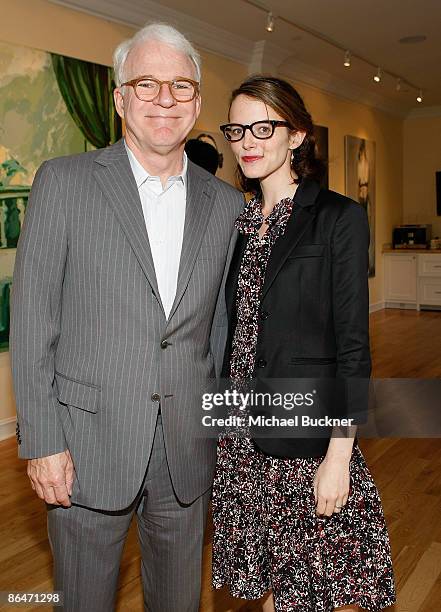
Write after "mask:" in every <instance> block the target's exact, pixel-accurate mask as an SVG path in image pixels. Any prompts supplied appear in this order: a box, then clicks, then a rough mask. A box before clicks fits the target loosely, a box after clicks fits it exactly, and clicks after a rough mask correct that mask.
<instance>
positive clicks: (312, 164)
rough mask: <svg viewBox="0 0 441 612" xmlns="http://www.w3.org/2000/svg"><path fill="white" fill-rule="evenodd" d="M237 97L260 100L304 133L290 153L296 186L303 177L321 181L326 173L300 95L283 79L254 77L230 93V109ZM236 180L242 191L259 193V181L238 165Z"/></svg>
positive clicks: (309, 118)
mask: <svg viewBox="0 0 441 612" xmlns="http://www.w3.org/2000/svg"><path fill="white" fill-rule="evenodd" d="M240 95H243V96H247V97H248V98H254V99H255V100H260V101H261V102H263V103H264V104H266V105H267V106H270V107H271V108H272V109H273V110H275V111H276V113H277V114H279V115H280V116H281V117H282V118H283V119H284V120H285V121H287V122H288V123H289V125H290V129H292V130H297V131H300V132H306V135H305V138H304V140H303V142H302V144H301V145H300V146H299V147H297V148H296V149H294V150H293V156H292V161H291V168H292V169H293V171H294V172H295V173H296V175H297V176H298V177H299V178H298V179H296V180H295V182H296V183H299V182H300V180H301V179H302V178H312V179H314V180H317V181H320V179H321V178H322V176H323V175H324V173H325V170H326V163H325V161H324V160H322V159H320V158H319V157H318V156H317V151H316V144H315V138H314V133H313V129H314V126H313V122H312V118H311V115H310V114H309V113H308V111H307V110H306V107H305V104H304V102H303V100H302V98H301V96H300V95H299V93H298V92H297V91H296V90H295V89H294V87H293V86H292V85H290V84H289V83H288V82H287V81H284V80H283V79H278V78H276V77H271V76H265V75H254V76H251V77H249V78H248V79H246V80H245V81H243V83H242V84H241V85H240V86H239V87H238V88H237V89H235V90H234V91H233V93H232V94H231V99H230V106H229V108H230V109H231V105H232V103H233V102H234V100H235V99H236V98H237V97H238V96H240ZM237 178H238V180H239V184H240V187H241V188H242V189H243V190H244V191H247V192H253V193H257V192H259V191H260V184H259V181H258V180H257V179H248V178H247V177H246V176H245V175H244V173H243V172H242V170H241V168H240V166H237Z"/></svg>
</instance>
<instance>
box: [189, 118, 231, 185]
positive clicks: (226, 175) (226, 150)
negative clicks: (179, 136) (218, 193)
mask: <svg viewBox="0 0 441 612" xmlns="http://www.w3.org/2000/svg"><path fill="white" fill-rule="evenodd" d="M192 139H197V140H202V141H203V142H207V143H208V144H210V145H212V146H213V147H214V148H215V149H216V150H217V152H218V155H219V156H220V157H219V159H220V160H221V165H220V167H218V170H217V171H216V176H217V177H218V178H220V179H222V180H223V181H226V182H227V183H230V185H233V186H236V159H235V157H234V155H233V153H232V152H231V147H230V145H229V144H228V142H227V141H226V140H225V138H224V136H223V134H222V132H221V131H219V132H207V131H205V130H199V129H197V128H195V129H193V130H192V131H191V132H190V134H189V135H188V137H187V141H188V140H192ZM193 161H196V160H193ZM201 165H203V164H201Z"/></svg>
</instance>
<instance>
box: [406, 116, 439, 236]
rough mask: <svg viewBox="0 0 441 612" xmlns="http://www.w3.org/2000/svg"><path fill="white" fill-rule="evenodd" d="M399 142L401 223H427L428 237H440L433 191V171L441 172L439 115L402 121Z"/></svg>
mask: <svg viewBox="0 0 441 612" xmlns="http://www.w3.org/2000/svg"><path fill="white" fill-rule="evenodd" d="M403 142H404V150H403V223H431V224H432V235H433V236H438V237H440V238H441V217H437V216H436V188H435V172H436V171H441V116H440V117H425V118H418V119H417V118H414V119H406V120H405V121H404V128H403Z"/></svg>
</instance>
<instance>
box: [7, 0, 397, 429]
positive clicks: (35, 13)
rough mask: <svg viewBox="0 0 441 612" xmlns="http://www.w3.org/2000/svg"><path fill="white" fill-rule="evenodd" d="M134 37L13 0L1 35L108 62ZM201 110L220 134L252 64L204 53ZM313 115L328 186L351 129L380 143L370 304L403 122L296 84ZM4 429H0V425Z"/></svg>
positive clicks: (337, 174) (386, 237)
mask: <svg viewBox="0 0 441 612" xmlns="http://www.w3.org/2000/svg"><path fill="white" fill-rule="evenodd" d="M130 34H131V30H130V28H128V27H125V26H122V25H118V24H114V23H112V22H108V21H105V20H102V19H98V18H95V17H92V16H89V15H85V14H82V13H77V12H74V11H71V10H69V9H67V8H63V7H60V6H56V5H53V4H50V3H49V2H47V1H46V0H14V2H13V3H10V4H9V7H8V11H4V13H3V14H2V19H1V21H0V40H3V41H8V42H11V43H15V44H22V45H26V46H30V47H34V48H37V49H43V50H49V51H53V52H56V53H61V54H65V55H70V56H73V57H78V58H80V59H85V60H89V61H95V62H99V63H103V64H110V63H111V57H112V50H113V48H114V47H115V46H116V45H117V44H118V43H119V42H120V41H121V40H122V39H124V38H126V37H128V36H129V35H130ZM202 57H203V63H204V68H203V88H202V95H203V109H202V112H201V116H200V118H199V121H198V124H197V127H198V128H199V129H201V130H204V131H205V130H206V131H211V132H213V131H216V130H217V128H218V126H219V124H220V123H222V122H223V121H224V120H225V118H226V109H227V103H228V97H229V94H230V92H231V90H232V89H233V87H234V86H235V85H237V84H238V83H239V82H240V81H241V79H242V78H243V77H244V76H245V75H246V72H247V71H246V67H245V66H243V65H241V64H238V63H235V62H233V61H230V60H227V59H224V58H221V57H218V56H215V55H213V54H210V53H202ZM298 89H299V91H300V93H301V94H302V95H303V96H304V98H305V101H306V104H307V106H308V107H309V109H310V111H311V113H312V115H313V118H314V120H315V121H316V122H317V123H319V124H321V125H325V126H327V127H328V128H329V153H330V162H331V163H330V172H329V178H330V187H331V189H335V190H337V191H340V192H344V136H345V135H346V134H350V135H353V136H360V137H363V138H368V139H371V140H375V141H376V143H377V199H376V202H377V225H376V244H377V260H376V262H377V276H376V278H374V279H371V281H370V290H371V303H377V302H379V301H381V300H382V282H383V281H382V278H383V274H382V261H381V255H380V249H381V245H382V243H383V242H389V241H390V236H391V228H392V225H394V224H395V223H400V222H401V214H402V159H403V152H402V121H401V120H399V119H396V118H392V117H390V116H388V115H385V114H384V113H382V112H380V111H375V110H373V109H370V108H368V107H366V106H363V105H361V104H355V103H352V102H348V101H345V100H341V99H339V98H337V97H335V96H332V95H328V94H325V93H323V92H321V91H319V90H315V89H313V88H311V87H306V86H304V85H300V84H299V85H298ZM0 390H1V391H0V425H1V423H2V421H3V420H4V419H8V418H11V417H13V416H14V414H15V408H14V402H13V394H12V385H11V377H10V369H9V355H8V354H7V353H4V354H0ZM0 432H1V428H0Z"/></svg>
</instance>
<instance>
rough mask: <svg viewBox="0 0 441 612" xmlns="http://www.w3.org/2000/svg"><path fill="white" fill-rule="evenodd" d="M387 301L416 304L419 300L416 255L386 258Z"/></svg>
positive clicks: (389, 256) (385, 288) (385, 291)
mask: <svg viewBox="0 0 441 612" xmlns="http://www.w3.org/2000/svg"><path fill="white" fill-rule="evenodd" d="M384 265H385V270H384V280H385V287H384V293H385V300H386V301H389V302H402V303H404V304H406V303H415V302H416V299H417V260H416V255H404V254H403V255H395V254H393V255H389V254H386V255H385V256H384Z"/></svg>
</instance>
